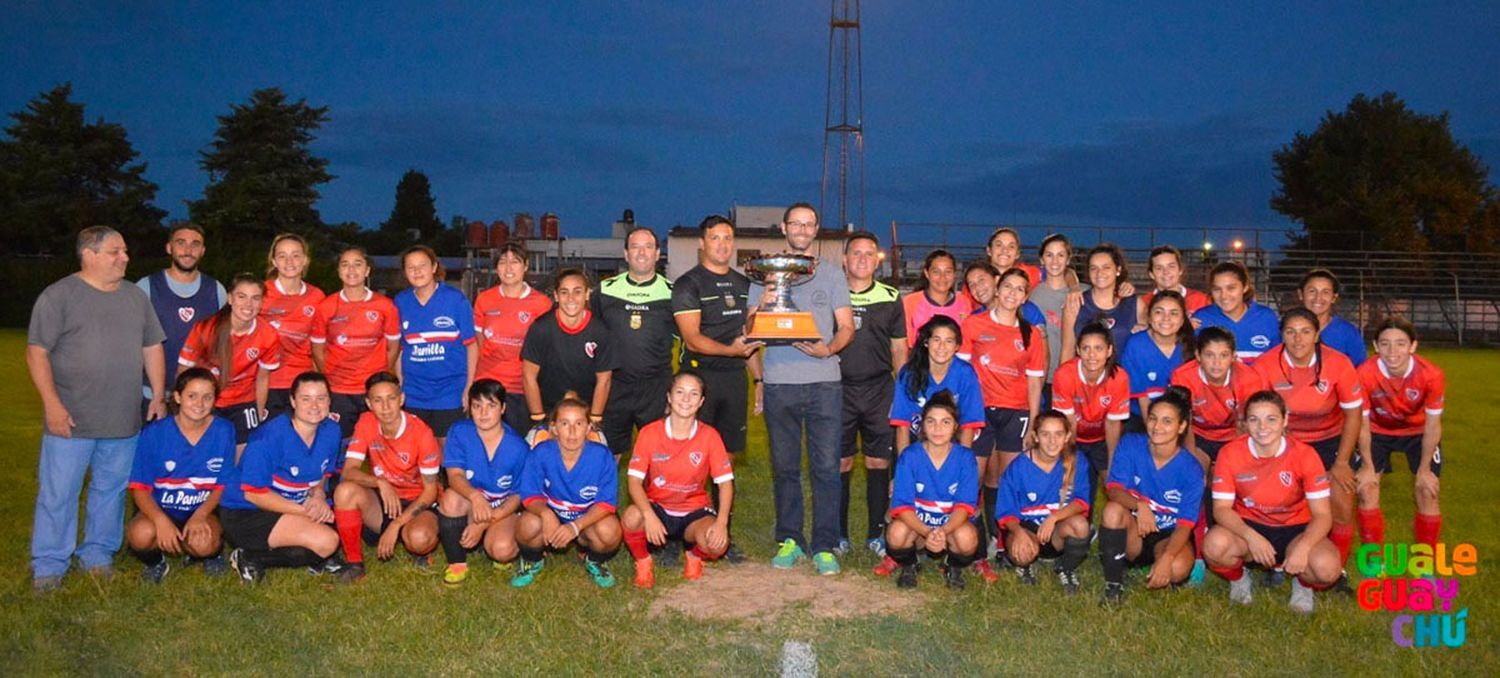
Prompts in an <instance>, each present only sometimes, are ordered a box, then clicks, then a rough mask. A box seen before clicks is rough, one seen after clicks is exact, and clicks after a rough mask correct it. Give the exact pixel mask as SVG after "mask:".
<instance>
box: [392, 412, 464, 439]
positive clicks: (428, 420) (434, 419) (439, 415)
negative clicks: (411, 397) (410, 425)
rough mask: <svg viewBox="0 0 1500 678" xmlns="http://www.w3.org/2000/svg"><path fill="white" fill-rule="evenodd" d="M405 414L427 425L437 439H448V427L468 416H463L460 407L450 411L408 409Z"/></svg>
mask: <svg viewBox="0 0 1500 678" xmlns="http://www.w3.org/2000/svg"><path fill="white" fill-rule="evenodd" d="M406 412H407V413H408V414H410V415H412V416H414V417H416V418H418V419H421V420H422V423H424V424H427V428H430V429H432V435H433V436H434V437H437V438H446V437H448V427H450V426H452V425H454V424H455V423H458V422H459V421H461V420H463V419H464V418H465V417H467V416H468V415H466V414H464V410H463V408H461V407H460V408H454V409H451V410H424V409H422V408H420V407H408V408H406Z"/></svg>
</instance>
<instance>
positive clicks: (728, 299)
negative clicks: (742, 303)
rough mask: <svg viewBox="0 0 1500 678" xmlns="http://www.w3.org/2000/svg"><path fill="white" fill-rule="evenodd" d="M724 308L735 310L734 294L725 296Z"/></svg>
mask: <svg viewBox="0 0 1500 678" xmlns="http://www.w3.org/2000/svg"><path fill="white" fill-rule="evenodd" d="M724 308H734V295H733V294H726V295H724Z"/></svg>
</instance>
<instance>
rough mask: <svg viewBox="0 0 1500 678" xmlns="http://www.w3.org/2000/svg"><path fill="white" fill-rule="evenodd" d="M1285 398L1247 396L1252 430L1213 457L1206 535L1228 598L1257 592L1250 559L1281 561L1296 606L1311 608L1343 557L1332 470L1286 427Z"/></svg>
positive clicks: (1245, 601)
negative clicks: (1336, 540) (1334, 535)
mask: <svg viewBox="0 0 1500 678" xmlns="http://www.w3.org/2000/svg"><path fill="white" fill-rule="evenodd" d="M1286 425H1287V416H1286V402H1285V401H1283V400H1282V399H1281V396H1280V395H1277V394H1276V392H1275V391H1269V390H1268V391H1260V392H1258V393H1256V394H1255V395H1253V396H1250V401H1249V402H1248V403H1246V406H1245V428H1246V430H1247V431H1248V432H1249V436H1247V437H1243V438H1238V439H1236V440H1235V441H1234V442H1231V443H1229V444H1228V445H1226V446H1224V449H1223V450H1221V451H1220V452H1219V459H1218V461H1216V462H1215V463H1214V474H1213V475H1214V485H1213V499H1214V522H1215V525H1214V527H1213V529H1211V530H1209V531H1208V537H1207V538H1205V539H1204V542H1203V558H1204V560H1207V561H1208V567H1209V569H1211V570H1213V571H1214V572H1215V573H1217V574H1218V575H1220V576H1222V577H1224V578H1225V579H1227V580H1229V599H1230V600H1232V601H1234V602H1236V603H1240V604H1242V605H1249V604H1250V601H1251V598H1252V596H1253V590H1252V588H1251V583H1250V578H1249V577H1246V576H1245V560H1246V559H1247V558H1248V559H1249V560H1250V561H1252V562H1253V563H1255V564H1257V565H1260V566H1261V567H1265V568H1268V569H1269V568H1274V567H1276V566H1277V565H1278V564H1280V565H1281V569H1282V570H1283V571H1285V572H1286V573H1287V574H1289V575H1293V576H1294V577H1296V578H1295V579H1293V580H1292V599H1291V608H1292V609H1293V610H1295V611H1297V612H1302V613H1310V612H1312V611H1313V590H1315V589H1325V588H1328V587H1329V586H1331V585H1332V584H1333V583H1334V582H1335V581H1337V580H1338V578H1339V571H1340V570H1341V569H1342V566H1343V562H1342V561H1341V560H1340V558H1339V551H1338V548H1337V547H1335V546H1334V545H1333V542H1331V541H1329V540H1328V531H1329V529H1330V527H1331V526H1332V525H1333V508H1332V507H1331V506H1330V505H1329V504H1330V500H1329V493H1330V491H1329V485H1328V472H1327V471H1325V470H1324V469H1323V462H1322V461H1321V460H1319V459H1318V453H1317V451H1316V450H1314V449H1313V448H1312V447H1311V446H1309V445H1307V444H1306V443H1303V442H1301V441H1299V440H1296V439H1294V438H1291V437H1289V436H1287V435H1286Z"/></svg>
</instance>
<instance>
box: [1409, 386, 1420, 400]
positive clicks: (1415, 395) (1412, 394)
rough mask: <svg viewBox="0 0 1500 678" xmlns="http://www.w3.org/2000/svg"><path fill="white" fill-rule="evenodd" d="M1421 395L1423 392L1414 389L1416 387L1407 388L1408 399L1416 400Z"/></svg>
mask: <svg viewBox="0 0 1500 678" xmlns="http://www.w3.org/2000/svg"><path fill="white" fill-rule="evenodd" d="M1420 397H1422V392H1421V391H1418V390H1417V389H1414V388H1409V389H1406V399H1407V400H1416V399H1417V398H1420Z"/></svg>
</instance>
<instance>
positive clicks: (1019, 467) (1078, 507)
mask: <svg viewBox="0 0 1500 678" xmlns="http://www.w3.org/2000/svg"><path fill="white" fill-rule="evenodd" d="M1122 404H1123V401H1122ZM1122 409H1123V408H1122ZM1033 425H1034V426H1035V427H1036V436H1037V446H1036V447H1035V448H1033V449H1032V450H1031V451H1030V452H1027V453H1023V454H1022V455H1021V456H1019V457H1016V460H1015V461H1014V462H1012V463H1011V465H1010V466H1007V467H1006V468H1005V476H1004V477H1002V478H1001V479H1000V491H999V495H998V496H996V498H995V510H996V512H997V513H998V514H999V516H1000V518H999V528H1000V534H1002V535H1004V537H1005V553H1006V554H1007V555H1008V557H1009V558H1010V561H1011V563H1013V564H1015V566H1016V567H1017V568H1018V572H1019V574H1020V577H1021V581H1022V582H1023V583H1026V584H1035V583H1036V575H1034V574H1033V573H1032V571H1031V564H1032V563H1034V562H1036V559H1037V558H1038V557H1042V558H1048V559H1052V558H1056V559H1057V564H1056V566H1055V567H1056V570H1057V578H1058V581H1059V582H1061V583H1062V586H1063V590H1064V591H1066V592H1067V593H1068V594H1070V595H1071V594H1074V593H1078V566H1079V565H1081V564H1082V563H1083V560H1084V558H1087V557H1088V555H1089V537H1090V536H1091V534H1090V533H1091V530H1090V529H1089V499H1090V498H1091V497H1093V489H1092V488H1091V484H1090V475H1089V461H1088V458H1087V457H1085V456H1084V455H1081V454H1078V453H1077V451H1076V450H1075V449H1074V448H1073V441H1072V433H1071V432H1070V431H1069V430H1068V428H1069V427H1068V415H1065V414H1063V413H1062V412H1059V411H1057V410H1048V411H1046V412H1043V413H1042V414H1040V415H1038V416H1037V418H1036V421H1035V422H1034V424H1033Z"/></svg>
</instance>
